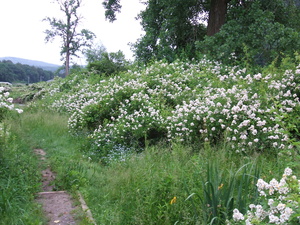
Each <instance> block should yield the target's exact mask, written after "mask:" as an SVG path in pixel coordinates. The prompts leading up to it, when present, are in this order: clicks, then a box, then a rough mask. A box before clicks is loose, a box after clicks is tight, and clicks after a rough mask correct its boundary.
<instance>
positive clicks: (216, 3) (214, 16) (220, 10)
mask: <svg viewBox="0 0 300 225" xmlns="http://www.w3.org/2000/svg"><path fill="white" fill-rule="evenodd" d="M230 1H231V0H211V1H210V7H209V18H208V25H207V35H208V36H213V35H214V34H216V33H218V32H219V31H220V29H221V27H222V26H223V25H224V24H225V21H226V13H227V4H228V3H229V2H230Z"/></svg>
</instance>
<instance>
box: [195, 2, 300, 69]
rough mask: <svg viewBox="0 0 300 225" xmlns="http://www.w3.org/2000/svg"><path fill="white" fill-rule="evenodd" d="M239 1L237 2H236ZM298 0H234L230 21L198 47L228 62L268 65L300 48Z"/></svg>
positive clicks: (229, 15)
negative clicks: (241, 0)
mask: <svg viewBox="0 0 300 225" xmlns="http://www.w3.org/2000/svg"><path fill="white" fill-rule="evenodd" d="M234 2H235V4H233V3H234ZM296 3H297V1H294V0H288V1H286V0H248V1H246V0H245V1H243V2H242V3H241V2H240V1H233V2H232V4H230V7H229V8H228V12H227V22H226V23H225V24H224V25H223V26H222V28H221V29H220V31H219V32H218V33H216V34H215V35H214V36H207V37H205V39H204V41H200V42H198V43H197V44H196V46H197V47H198V51H200V52H201V53H203V54H206V55H207V56H210V57H211V58H212V59H214V60H218V61H221V62H223V63H226V64H236V63H245V64H246V65H245V66H249V65H251V66H266V65H269V64H270V63H272V62H274V60H276V61H277V62H280V60H281V59H282V58H283V57H287V56H289V57H293V56H294V53H295V52H296V51H298V52H299V51H300V29H299V21H300V16H299V15H300V5H297V4H296Z"/></svg>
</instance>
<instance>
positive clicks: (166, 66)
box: [43, 59, 300, 152]
mask: <svg viewBox="0 0 300 225" xmlns="http://www.w3.org/2000/svg"><path fill="white" fill-rule="evenodd" d="M299 75H300V70H299V68H295V70H287V71H285V72H284V73H279V74H261V73H258V74H249V73H247V70H246V69H240V68H238V67H226V66H223V65H221V64H218V63H215V62H211V61H208V60H206V59H203V60H202V61H200V62H197V63H196V62H180V61H175V62H173V63H165V62H162V61H160V62H155V63H154V64H153V65H151V66H149V67H147V68H145V69H139V68H135V69H132V70H131V71H128V72H125V73H123V74H120V75H119V76H115V77H110V78H103V79H102V80H100V82H98V83H96V84H95V83H91V82H89V79H88V75H86V76H85V77H84V76H83V75H80V74H78V75H75V76H73V77H72V76H70V77H68V78H67V79H65V80H62V79H59V80H57V81H54V82H52V84H50V85H49V86H48V87H47V88H48V90H43V93H46V95H45V96H44V98H47V97H49V98H48V99H51V100H49V102H50V103H51V106H50V107H51V108H52V109H55V110H58V111H65V112H68V113H70V118H69V121H68V124H69V128H70V131H71V132H75V133H76V132H82V131H83V130H87V131H88V132H89V133H90V138H91V140H92V141H93V143H94V146H95V147H96V148H97V146H98V147H99V148H100V149H101V146H102V145H103V143H107V142H114V143H118V144H132V143H142V144H143V143H144V142H145V141H149V140H150V141H151V140H155V141H156V140H159V139H162V138H166V139H167V140H168V141H173V140H179V141H182V142H207V143H211V144H214V143H217V142H219V141H220V140H223V141H225V142H227V143H228V145H229V146H231V148H232V149H233V150H234V151H236V152H247V151H249V150H265V149H269V150H273V151H276V152H277V151H278V149H287V148H292V147H293V146H292V145H291V144H290V140H289V133H288V129H287V127H288V126H289V127H293V126H294V127H295V124H288V123H290V120H289V117H293V115H294V114H295V112H296V109H298V110H299V99H298V96H297V94H296V93H297V88H298V87H297V84H296V80H297V79H299ZM293 113H294V114H293ZM295 121H296V120H295ZM293 123H294V122H293ZM287 124H288V126H287Z"/></svg>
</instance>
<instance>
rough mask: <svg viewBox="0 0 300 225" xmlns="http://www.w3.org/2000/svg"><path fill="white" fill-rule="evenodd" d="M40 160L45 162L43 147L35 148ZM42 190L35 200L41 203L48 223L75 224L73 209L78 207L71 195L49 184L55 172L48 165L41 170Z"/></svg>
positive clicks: (59, 224)
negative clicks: (56, 189) (55, 189)
mask: <svg viewBox="0 0 300 225" xmlns="http://www.w3.org/2000/svg"><path fill="white" fill-rule="evenodd" d="M34 152H35V154H37V155H38V156H39V158H40V160H41V164H45V160H46V152H45V151H44V150H43V149H35V150H34ZM42 177H43V179H42V183H43V192H40V193H38V197H37V201H38V202H39V203H41V204H42V206H43V210H44V212H45V215H46V216H47V218H48V221H49V222H48V225H71V224H77V222H78V221H77V222H76V219H75V218H74V211H77V210H78V207H76V206H74V202H73V200H72V197H71V196H70V195H69V194H68V193H67V192H65V191H54V190H53V188H54V186H53V185H52V184H51V183H52V181H53V180H54V179H55V174H54V173H53V172H52V171H51V168H50V167H49V166H48V167H47V168H46V169H45V170H43V171H42Z"/></svg>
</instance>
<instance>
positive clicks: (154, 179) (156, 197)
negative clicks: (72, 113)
mask: <svg viewBox="0 0 300 225" xmlns="http://www.w3.org/2000/svg"><path fill="white" fill-rule="evenodd" d="M9 123H10V124H11V130H13V133H14V136H15V137H17V138H16V139H17V140H15V141H16V143H18V144H16V145H15V148H14V151H16V152H14V151H6V154H9V155H7V156H6V157H7V158H9V161H10V162H11V163H13V162H14V163H17V164H18V166H21V167H22V165H23V167H24V169H21V170H20V169H18V170H17V169H16V170H17V171H19V172H17V171H16V170H14V169H13V167H12V168H11V169H12V171H7V174H10V176H11V174H14V173H19V174H18V175H19V176H21V177H22V176H25V175H23V174H22V173H21V172H20V171H24V170H28V173H26V174H27V175H26V176H25V177H24V179H23V180H26V179H27V180H26V182H27V181H28V179H31V180H30V181H29V184H27V185H24V183H25V181H20V179H18V182H21V184H15V183H12V182H7V185H8V184H9V185H11V186H7V187H8V188H9V187H11V188H12V187H15V186H16V185H17V187H19V186H22V188H24V189H25V190H26V191H27V192H26V193H31V194H29V195H28V196H29V197H27V198H26V202H32V200H33V193H34V192H36V191H37V190H38V189H39V186H37V184H39V178H38V171H36V170H34V168H37V162H36V159H35V157H32V149H34V148H43V149H44V150H45V151H46V152H47V157H48V160H49V162H50V164H51V166H52V170H54V171H55V172H56V173H57V179H56V181H55V185H56V188H57V189H60V190H61V189H67V190H69V191H71V192H72V193H74V194H75V191H76V190H80V192H81V193H82V194H83V196H84V198H85V200H86V202H87V204H88V206H89V207H90V209H91V210H92V214H93V216H94V218H95V220H96V222H97V224H118V225H123V224H124V225H129V224H139V225H140V224H166V225H168V224H208V223H209V222H211V224H223V222H224V220H225V218H228V217H230V213H231V211H230V210H231V209H232V208H234V207H236V206H239V207H242V208H243V207H244V208H246V207H247V205H248V204H250V203H251V200H255V192H253V189H254V187H255V180H256V179H257V177H258V171H259V172H260V174H261V176H263V177H265V178H270V177H271V178H272V177H274V176H275V177H276V176H277V174H280V173H281V172H282V170H283V168H284V167H285V166H286V163H287V162H289V161H292V160H291V158H280V159H279V158H276V157H272V156H269V155H266V154H263V153H262V154H260V155H259V154H257V155H251V156H247V155H244V156H241V155H235V154H232V153H231V154H229V152H230V151H227V150H226V148H227V147H226V145H224V144H220V146H215V147H207V148H201V149H197V148H196V147H195V146H183V145H182V144H176V143H173V144H172V145H166V144H163V143H160V144H157V145H154V146H150V147H148V148H146V150H145V151H144V152H142V153H139V154H136V155H131V156H129V157H128V158H127V160H125V161H121V162H120V161H114V162H111V163H110V164H109V165H103V164H102V163H101V160H99V161H97V160H96V159H90V158H89V157H87V156H85V152H86V151H87V150H88V148H89V145H88V141H87V140H86V139H85V137H83V136H72V135H70V133H69V132H68V129H67V117H66V116H65V115H63V114H58V113H53V112H49V111H44V110H32V109H31V110H30V109H28V110H25V112H24V113H23V114H21V115H20V118H18V119H17V120H16V119H15V118H14V119H13V120H11V121H9ZM21 143H26V144H25V145H24V144H22V145H21ZM4 146H5V145H4ZM14 160H16V161H14ZM295 165H296V163H295ZM29 166H30V168H27V167H29ZM32 170H34V172H32ZM29 174H34V176H33V177H34V178H33V177H32V176H30V177H29ZM8 177H9V176H8ZM32 179H33V180H32ZM15 182H16V181H15ZM22 184H23V185H22ZM8 193H9V194H10V197H9V196H8V197H7V198H8V199H12V197H11V196H13V195H14V192H13V191H9V192H8ZM174 197H176V198H174ZM22 198H23V197H20V198H19V199H22ZM174 199H175V200H174ZM172 200H173V201H172ZM171 201H172V202H171ZM18 202H25V200H24V201H22V200H18ZM28 204H29V206H23V205H15V206H12V208H13V210H15V212H12V213H11V214H10V215H12V218H10V220H11V221H16V220H20V219H22V221H24V222H23V224H38V223H35V221H42V217H36V216H35V214H37V215H39V213H40V212H39V210H33V211H31V210H32V209H33V208H34V207H35V206H36V205H34V203H28ZM19 211H23V212H24V213H23V215H22V216H21V217H22V218H20V216H19V214H18V212H19ZM33 214H34V216H33ZM224 215H225V216H224ZM226 216H227V217H226ZM29 218H30V219H31V220H33V222H32V221H30V222H26V221H27V220H28V219H29ZM33 218H35V219H33ZM214 218H215V219H214ZM11 221H8V222H7V223H6V224H14V223H13V222H11ZM15 224H19V223H15ZM20 224H22V223H20Z"/></svg>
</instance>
